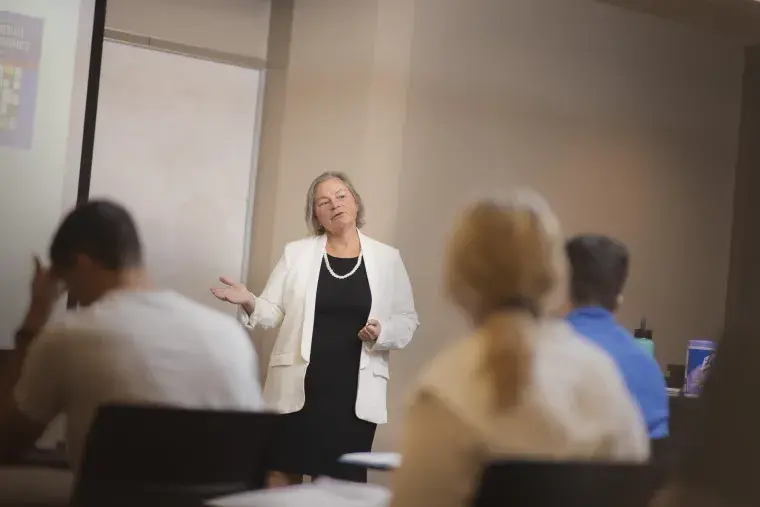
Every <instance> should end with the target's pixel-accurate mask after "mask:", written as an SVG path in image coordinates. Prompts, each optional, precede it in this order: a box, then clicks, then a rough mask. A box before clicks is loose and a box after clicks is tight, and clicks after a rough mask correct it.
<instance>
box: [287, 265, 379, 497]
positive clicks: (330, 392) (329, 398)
mask: <svg viewBox="0 0 760 507" xmlns="http://www.w3.org/2000/svg"><path fill="white" fill-rule="evenodd" d="M329 260H330V266H331V267H332V269H333V271H334V272H335V273H336V274H338V275H344V274H346V273H348V272H350V271H351V270H352V269H353V268H354V266H356V262H357V258H352V259H343V258H337V257H332V256H330V257H329ZM371 306H372V294H371V293H370V289H369V282H368V281H367V271H366V270H365V268H364V262H362V264H361V266H360V267H359V269H357V270H356V272H355V273H354V274H353V275H351V276H349V277H348V278H345V279H342V280H341V279H338V278H335V277H334V276H332V275H331V274H330V272H329V271H328V270H327V267H326V266H325V263H324V261H322V268H321V270H320V272H319V283H318V285H317V299H316V302H315V307H314V334H313V337H312V342H311V354H310V361H309V366H308V368H307V370H306V381H305V391H306V403H305V405H304V407H303V408H302V409H301V410H300V411H298V412H295V413H292V414H287V415H284V416H282V424H281V427H280V430H279V432H278V438H277V442H276V443H275V449H274V456H273V460H272V461H273V464H272V468H273V469H274V470H277V471H280V472H285V473H291V474H303V475H309V476H312V477H316V476H320V475H325V476H329V477H334V478H338V479H344V480H349V481H356V482H366V481H367V472H366V470H363V469H361V468H359V467H353V466H350V465H342V464H340V463H338V458H339V457H340V456H341V455H343V454H346V453H350V452H369V451H370V450H371V449H372V441H373V440H374V438H375V429H376V428H377V425H376V424H374V423H370V422H367V421H364V420H361V419H359V418H358V417H357V416H356V408H355V407H356V392H357V389H358V386H359V360H360V358H361V349H362V342H361V340H360V339H359V336H358V335H359V331H360V330H361V329H362V328H363V327H364V326H365V325H366V324H367V319H368V318H369V312H370V307H371Z"/></svg>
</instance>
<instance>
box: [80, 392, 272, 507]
mask: <svg viewBox="0 0 760 507" xmlns="http://www.w3.org/2000/svg"><path fill="white" fill-rule="evenodd" d="M276 417H277V416H276V414H272V413H255V412H233V411H212V410H187V409H177V408H168V407H162V406H120V405H109V406H104V407H102V408H101V409H100V410H99V412H98V414H97V416H96V418H95V421H94V422H93V425H92V428H91V430H90V433H89V435H88V438H87V446H86V449H85V452H84V456H83V460H82V463H81V467H80V471H79V474H78V480H77V484H76V487H75V490H74V495H73V498H72V501H73V503H74V504H75V505H88V506H90V505H109V504H110V505H115V504H116V503H117V501H119V503H120V504H121V503H122V502H124V501H125V500H126V499H128V498H129V499H138V498H139V499H140V504H148V503H151V504H155V503H156V500H157V499H158V500H160V501H159V502H158V503H162V504H165V505H168V504H177V503H178V502H179V503H188V502H191V501H193V500H201V499H206V498H212V497H215V496H221V495H227V494H232V493H238V492H241V491H246V490H251V489H258V488H261V487H263V486H264V484H265V480H266V470H267V463H268V461H269V443H270V442H271V440H272V435H273V432H274V428H275V420H276ZM133 505H134V503H133Z"/></svg>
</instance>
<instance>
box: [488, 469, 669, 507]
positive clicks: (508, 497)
mask: <svg viewBox="0 0 760 507" xmlns="http://www.w3.org/2000/svg"><path fill="white" fill-rule="evenodd" d="M663 475H664V472H663V470H662V468H661V467H656V466H650V465H648V464H628V463H607V462H597V461H589V462H539V461H503V462H498V463H494V464H492V465H490V466H489V467H487V468H486V470H485V472H484V474H483V478H482V480H481V483H480V488H479V490H478V492H477V494H476V498H475V502H474V506H475V507H502V506H506V505H509V506H514V507H522V506H530V507H646V506H647V505H648V503H649V501H650V500H651V499H652V497H653V496H654V493H655V491H656V490H657V488H658V487H659V485H660V483H661V482H662V480H663V478H664V477H663Z"/></svg>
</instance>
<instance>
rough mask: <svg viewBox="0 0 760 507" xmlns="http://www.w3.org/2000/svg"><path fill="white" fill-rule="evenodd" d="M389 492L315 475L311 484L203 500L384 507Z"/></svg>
mask: <svg viewBox="0 0 760 507" xmlns="http://www.w3.org/2000/svg"><path fill="white" fill-rule="evenodd" d="M390 498H391V493H390V491H389V490H388V489H387V488H384V487H383V486H379V485H377V484H357V483H355V482H346V481H339V480H337V479H328V478H322V479H317V481H316V482H314V483H312V484H300V485H298V486H287V487H282V488H274V489H265V490H260V491H251V492H249V493H239V494H237V495H230V496H226V497H222V498H216V499H214V500H210V501H208V502H206V505H209V506H212V507H387V506H388V504H389V503H390Z"/></svg>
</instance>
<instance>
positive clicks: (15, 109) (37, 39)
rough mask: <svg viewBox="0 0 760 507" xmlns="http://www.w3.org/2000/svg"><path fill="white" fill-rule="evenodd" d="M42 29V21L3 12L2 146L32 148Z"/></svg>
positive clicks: (0, 31)
mask: <svg viewBox="0 0 760 507" xmlns="http://www.w3.org/2000/svg"><path fill="white" fill-rule="evenodd" d="M42 27H43V20H42V19H38V18H32V17H29V16H21V15H19V14H14V13H12V12H4V11H0V146H8V147H12V148H19V149H29V148H31V146H32V138H33V137H34V112H35V106H36V101H37V79H38V76H37V74H38V70H39V64H40V56H41V54H42Z"/></svg>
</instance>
